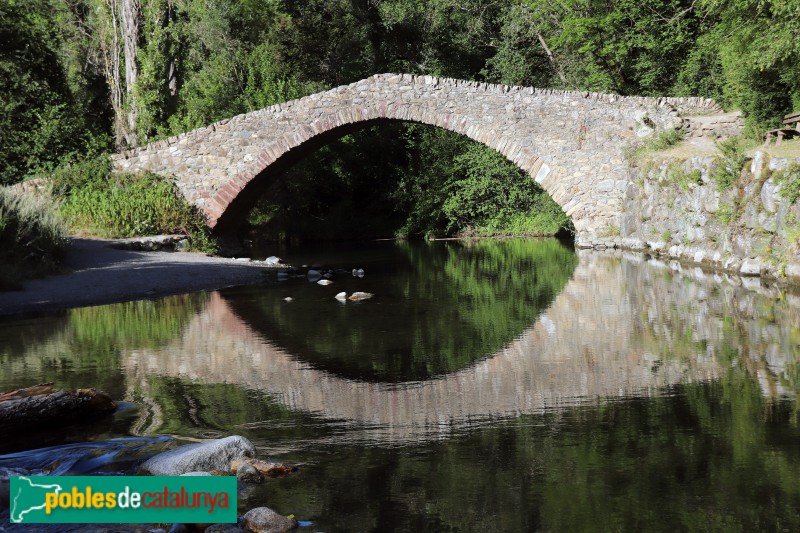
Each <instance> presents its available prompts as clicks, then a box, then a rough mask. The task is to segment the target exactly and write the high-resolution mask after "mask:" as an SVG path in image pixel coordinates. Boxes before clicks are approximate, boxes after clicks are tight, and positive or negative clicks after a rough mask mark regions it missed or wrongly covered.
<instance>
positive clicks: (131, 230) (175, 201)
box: [52, 155, 215, 252]
mask: <svg viewBox="0 0 800 533" xmlns="http://www.w3.org/2000/svg"><path fill="white" fill-rule="evenodd" d="M52 182H53V183H52V187H53V190H54V191H55V193H56V194H58V195H59V196H61V197H63V204H62V207H61V212H62V213H63V214H64V217H65V218H66V219H67V220H68V221H69V224H70V226H71V228H72V230H73V231H81V232H87V233H90V234H92V235H97V236H100V237H111V238H118V237H133V236H139V235H155V234H159V233H184V234H186V235H188V236H189V240H190V243H191V245H192V247H193V248H195V249H198V250H203V251H207V252H213V251H214V250H215V243H214V242H213V240H212V239H211V237H210V235H209V233H208V230H207V228H206V227H205V225H204V223H203V221H202V218H201V217H200V215H199V213H198V212H197V211H196V209H194V208H192V207H191V206H189V204H188V203H187V202H186V200H184V199H183V197H182V196H181V195H180V192H179V191H178V190H177V189H176V188H175V186H174V184H173V183H172V182H170V181H169V180H166V179H164V178H162V177H161V176H157V175H155V174H149V173H139V174H112V173H111V165H110V160H109V157H108V156H107V155H101V156H97V157H94V158H91V159H87V160H85V161H83V162H80V163H75V164H72V165H69V166H65V167H62V168H59V169H58V170H57V171H56V172H55V173H54V175H53V179H52Z"/></svg>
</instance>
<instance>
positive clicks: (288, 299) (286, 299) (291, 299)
mask: <svg viewBox="0 0 800 533" xmlns="http://www.w3.org/2000/svg"><path fill="white" fill-rule="evenodd" d="M283 300H284V301H286V302H293V301H294V298H292V297H291V296H287V297H286V298H284V299H283Z"/></svg>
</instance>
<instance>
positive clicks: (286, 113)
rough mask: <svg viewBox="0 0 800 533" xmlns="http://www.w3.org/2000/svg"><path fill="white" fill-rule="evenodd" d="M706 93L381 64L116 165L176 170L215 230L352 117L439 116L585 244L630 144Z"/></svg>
mask: <svg viewBox="0 0 800 533" xmlns="http://www.w3.org/2000/svg"><path fill="white" fill-rule="evenodd" d="M709 111H721V109H720V108H719V106H718V105H717V104H716V103H715V102H714V101H713V100H710V99H704V98H648V97H622V96H616V95H609V94H599V93H587V92H570V91H557V90H550V89H535V88H530V87H510V86H507V85H491V84H486V83H478V82H471V81H462V80H454V79H448V78H436V77H431V76H414V75H409V74H379V75H375V76H372V77H370V78H367V79H365V80H362V81H359V82H356V83H353V84H351V85H346V86H343V87H338V88H336V89H331V90H329V91H326V92H322V93H318V94H313V95H311V96H306V97H305V98H301V99H299V100H293V101H291V102H286V103H283V104H277V105H274V106H272V107H268V108H266V109H261V110H259V111H253V112H252V113H247V114H244V115H239V116H236V117H233V118H231V119H228V120H223V121H220V122H217V123H215V124H212V125H210V126H207V127H205V128H200V129H197V130H194V131H190V132H188V133H183V134H181V135H178V136H177V137H172V138H169V139H165V140H161V141H158V142H155V143H152V144H149V145H147V146H143V147H141V148H137V149H134V150H131V151H128V152H125V153H122V154H118V155H116V156H114V167H115V169H116V170H118V171H137V170H149V171H151V172H155V173H157V174H161V175H166V176H171V177H173V178H174V179H175V181H176V183H177V186H178V188H179V189H180V191H181V192H182V193H183V195H184V196H185V197H186V198H187V199H188V200H189V202H191V203H192V204H194V205H196V206H197V207H198V208H199V209H200V210H201V211H202V212H203V213H204V214H205V215H206V217H207V222H208V224H209V226H211V227H212V228H215V230H217V231H219V232H224V231H226V230H227V229H228V228H232V227H234V226H235V225H236V223H237V222H238V221H240V220H241V219H242V217H243V216H244V215H245V214H246V213H247V211H248V210H249V209H250V208H251V207H252V205H253V204H254V202H255V200H256V199H257V198H258V197H259V196H260V195H261V194H262V193H263V191H264V190H265V189H266V187H267V186H268V185H269V184H270V183H271V182H272V181H273V180H274V179H275V177H277V176H278V175H279V174H280V173H281V172H282V171H283V170H285V169H286V168H287V167H289V166H290V165H292V164H294V163H296V162H297V161H299V160H301V159H302V158H303V157H305V156H306V155H307V154H309V153H310V152H311V151H313V150H316V149H317V148H318V147H320V146H322V145H324V144H325V143H327V142H330V141H331V140H333V139H335V138H337V137H340V136H342V135H344V134H346V133H349V132H352V131H354V130H356V129H360V128H363V127H368V126H371V125H374V124H376V123H379V122H382V121H388V120H399V121H410V122H419V123H423V124H428V125H432V126H438V127H441V128H445V129H448V130H451V131H454V132H457V133H460V134H463V135H466V136H467V137H469V138H471V139H474V140H475V141H478V142H480V143H483V144H485V145H486V146H489V147H491V148H493V149H495V150H497V151H498V152H500V153H501V154H503V155H504V156H505V157H507V158H508V159H509V160H511V161H512V162H514V163H516V164H517V165H518V166H519V167H520V168H521V169H522V170H524V171H525V172H527V173H528V174H530V175H531V176H532V177H533V178H534V179H535V180H536V181H537V182H538V183H539V184H541V186H542V187H543V188H544V189H545V190H546V191H547V192H548V193H549V194H550V195H551V196H552V197H553V199H554V200H555V201H556V202H558V204H559V205H560V206H561V207H562V208H563V209H564V211H565V212H566V213H567V215H568V216H570V217H571V218H572V221H573V223H574V225H575V229H576V231H577V235H576V240H577V244H578V245H579V246H583V245H587V246H588V245H592V244H613V242H614V236H615V235H617V232H616V229H618V228H619V226H620V218H621V212H620V206H621V203H622V198H623V196H624V194H625V191H626V189H627V187H628V184H629V178H628V167H627V165H626V162H625V158H624V156H623V152H624V149H625V148H626V147H628V146H630V145H631V143H632V142H634V141H635V140H636V139H637V138H641V137H645V136H647V135H650V134H653V133H654V132H655V131H657V130H664V129H674V128H678V127H680V124H681V119H680V114H695V113H708V112H709Z"/></svg>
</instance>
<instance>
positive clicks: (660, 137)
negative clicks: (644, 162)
mask: <svg viewBox="0 0 800 533" xmlns="http://www.w3.org/2000/svg"><path fill="white" fill-rule="evenodd" d="M684 135H685V133H684V131H683V130H664V131H661V132H658V133H656V134H653V135H651V136H649V137H646V138H645V140H644V141H643V142H641V143H640V144H638V145H636V146H634V147H633V148H631V149H630V150H628V151H627V153H626V154H625V155H626V157H627V158H628V159H629V160H631V161H638V160H640V159H644V158H645V156H647V155H648V154H650V153H652V152H658V151H660V150H666V149H667V148H670V147H672V146H675V145H676V144H678V143H679V142H681V141H682V140H683V137H684Z"/></svg>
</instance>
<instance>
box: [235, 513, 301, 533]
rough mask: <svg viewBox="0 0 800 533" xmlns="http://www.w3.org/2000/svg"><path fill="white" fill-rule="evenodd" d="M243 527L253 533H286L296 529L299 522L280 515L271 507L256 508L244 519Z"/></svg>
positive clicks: (246, 514)
mask: <svg viewBox="0 0 800 533" xmlns="http://www.w3.org/2000/svg"><path fill="white" fill-rule="evenodd" d="M242 526H243V527H244V528H245V529H246V530H248V531H252V532H253V533H285V532H286V531H289V530H292V529H294V528H296V527H297V521H296V520H293V519H291V518H287V517H285V516H283V515H281V514H278V513H276V512H275V511H273V510H272V509H270V508H269V507H256V508H255V509H250V510H249V511H247V513H245V515H244V516H243V517H242Z"/></svg>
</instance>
